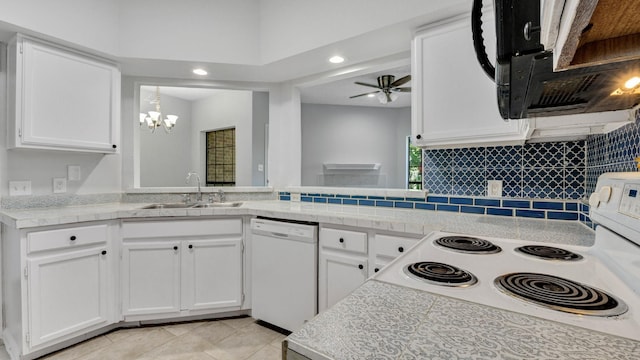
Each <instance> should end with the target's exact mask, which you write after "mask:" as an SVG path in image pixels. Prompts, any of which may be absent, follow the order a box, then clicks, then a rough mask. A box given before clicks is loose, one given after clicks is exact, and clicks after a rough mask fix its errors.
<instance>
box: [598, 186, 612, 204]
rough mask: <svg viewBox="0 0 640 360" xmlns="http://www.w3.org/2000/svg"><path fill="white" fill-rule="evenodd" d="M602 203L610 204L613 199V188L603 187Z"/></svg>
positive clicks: (601, 191)
mask: <svg viewBox="0 0 640 360" xmlns="http://www.w3.org/2000/svg"><path fill="white" fill-rule="evenodd" d="M599 193H600V201H602V202H603V203H605V204H606V203H608V202H609V199H611V186H603V187H601V188H600V191H599Z"/></svg>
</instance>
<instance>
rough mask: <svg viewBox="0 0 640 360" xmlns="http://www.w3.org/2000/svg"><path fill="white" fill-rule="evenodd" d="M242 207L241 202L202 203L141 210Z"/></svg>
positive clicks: (160, 205) (173, 204) (169, 204)
mask: <svg viewBox="0 0 640 360" xmlns="http://www.w3.org/2000/svg"><path fill="white" fill-rule="evenodd" d="M240 205H242V202H240V201H234V202H213V203H200V204H185V203H167V204H151V205H146V206H143V207H141V209H207V208H217V207H238V206H240Z"/></svg>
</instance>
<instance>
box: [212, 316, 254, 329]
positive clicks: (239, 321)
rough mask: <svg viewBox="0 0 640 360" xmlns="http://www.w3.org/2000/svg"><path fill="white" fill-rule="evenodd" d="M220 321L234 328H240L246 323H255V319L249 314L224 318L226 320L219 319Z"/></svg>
mask: <svg viewBox="0 0 640 360" xmlns="http://www.w3.org/2000/svg"><path fill="white" fill-rule="evenodd" d="M220 321H221V322H222V323H224V324H226V325H229V326H231V327H232V328H234V329H240V328H243V327H245V326H247V325H250V324H253V323H255V322H256V319H254V318H252V317H251V316H246V317H240V318H234V319H226V320H220Z"/></svg>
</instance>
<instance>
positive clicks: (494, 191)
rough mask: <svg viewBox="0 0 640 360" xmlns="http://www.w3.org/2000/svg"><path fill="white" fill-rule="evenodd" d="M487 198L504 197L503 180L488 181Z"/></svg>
mask: <svg viewBox="0 0 640 360" xmlns="http://www.w3.org/2000/svg"><path fill="white" fill-rule="evenodd" d="M487 196H488V197H502V180H487Z"/></svg>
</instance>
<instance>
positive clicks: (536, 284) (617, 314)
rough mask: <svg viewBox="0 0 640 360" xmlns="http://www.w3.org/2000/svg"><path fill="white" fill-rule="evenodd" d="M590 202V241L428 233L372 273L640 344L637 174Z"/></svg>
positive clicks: (608, 183) (604, 184)
mask: <svg viewBox="0 0 640 360" xmlns="http://www.w3.org/2000/svg"><path fill="white" fill-rule="evenodd" d="M590 204H591V219H592V220H593V221H595V222H597V223H598V224H599V225H598V227H597V229H596V236H595V245H594V246H591V247H584V246H571V245H557V244H548V243H543V242H535V241H524V240H514V239H505V238H493V237H486V236H477V237H476V236H473V234H472V233H471V235H470V234H452V233H444V232H433V233H431V234H429V235H428V236H427V237H426V238H424V239H423V240H422V241H421V242H420V243H418V244H417V245H416V246H414V247H413V248H412V249H411V250H410V251H408V252H407V253H406V254H405V255H403V256H401V257H399V258H398V259H396V260H394V261H393V262H392V263H391V264H389V265H388V266H387V267H385V268H384V269H383V270H381V271H380V272H378V273H377V274H376V275H374V277H373V278H374V279H376V280H379V281H385V282H389V283H393V284H397V285H402V286H406V287H410V288H414V289H419V290H423V291H428V292H431V293H435V294H440V295H445V296H450V297H453V298H457V299H463V300H467V301H471V302H475V303H480V304H484V305H488V306H493V307H496V308H500V309H505V310H511V311H515V312H520V313H524V314H527V315H532V316H537V317H540V318H544V319H548V320H553V321H558V322H561V323H566V324H571V325H576V326H580V327H584V328H588V329H592V330H597V331H601V332H605V333H609V334H613V335H617V336H622V337H626V338H631V339H634V340H638V341H640V173H607V174H604V175H602V176H601V177H600V178H599V180H598V185H597V191H596V193H595V195H593V196H592V197H591V201H590Z"/></svg>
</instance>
